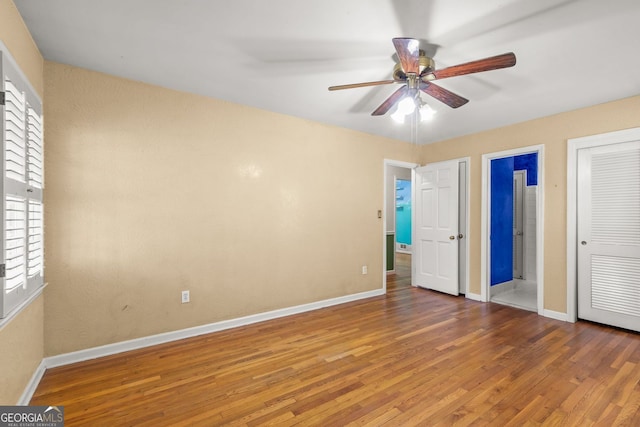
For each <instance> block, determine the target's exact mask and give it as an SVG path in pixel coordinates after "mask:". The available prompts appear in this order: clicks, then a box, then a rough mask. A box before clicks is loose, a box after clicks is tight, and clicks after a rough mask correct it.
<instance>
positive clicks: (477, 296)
mask: <svg viewBox="0 0 640 427" xmlns="http://www.w3.org/2000/svg"><path fill="white" fill-rule="evenodd" d="M464 296H465V298H468V299H470V300H473V301H478V302H484V301H482V295H480V294H472V293H471V292H467V293H466V294H464Z"/></svg>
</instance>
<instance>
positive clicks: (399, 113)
mask: <svg viewBox="0 0 640 427" xmlns="http://www.w3.org/2000/svg"><path fill="white" fill-rule="evenodd" d="M391 118H392V119H393V121H394V122H396V123H398V124H403V123H404V114H402V111H400V109H398V110H396V112H395V113H393V114H392V115H391Z"/></svg>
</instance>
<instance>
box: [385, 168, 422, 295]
mask: <svg viewBox="0 0 640 427" xmlns="http://www.w3.org/2000/svg"><path fill="white" fill-rule="evenodd" d="M416 166H417V164H415V163H407V162H402V161H395V160H385V161H384V206H383V208H384V209H383V215H382V217H383V234H384V235H383V266H384V271H383V274H382V283H383V289H384V290H385V292H386V290H387V275H394V276H393V278H392V279H393V280H394V283H396V284H398V283H401V284H410V276H409V277H408V278H407V277H406V276H407V275H406V273H407V271H411V240H410V238H411V236H410V235H409V238H407V236H406V233H407V230H406V229H405V228H409V229H411V226H412V222H413V215H412V207H413V203H412V197H413V195H412V191H411V188H412V187H411V185H412V181H413V170H414V168H415V167H416ZM407 191H409V194H407ZM399 198H401V200H400V199H399ZM399 208H400V209H401V211H400V212H399V211H398V209H399ZM398 214H400V215H398ZM398 222H400V227H401V228H402V230H400V229H399V228H398ZM409 233H410V232H409ZM397 275H400V276H402V277H403V280H402V281H400V282H398V280H397V279H398V277H396V276H397Z"/></svg>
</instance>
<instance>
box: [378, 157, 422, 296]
mask: <svg viewBox="0 0 640 427" xmlns="http://www.w3.org/2000/svg"><path fill="white" fill-rule="evenodd" d="M387 166H396V167H400V168H406V169H411V185H413V184H414V179H415V171H414V169H415V168H416V167H418V166H419V165H418V164H417V163H410V162H404V161H400V160H391V159H384V161H383V166H382V169H383V173H382V189H383V190H382V193H383V198H382V290H383V291H384V293H387V215H388V214H389V213H388V212H387V198H388V197H393V196H394V195H395V190H394V194H387V179H388V176H387ZM412 191H413V189H412ZM411 225H412V226H413V199H412V200H411ZM394 253H395V248H394ZM412 257H413V252H412Z"/></svg>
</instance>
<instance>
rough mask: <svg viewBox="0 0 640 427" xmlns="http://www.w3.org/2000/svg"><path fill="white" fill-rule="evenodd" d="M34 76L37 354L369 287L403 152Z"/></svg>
mask: <svg viewBox="0 0 640 427" xmlns="http://www.w3.org/2000/svg"><path fill="white" fill-rule="evenodd" d="M45 77H46V79H45V88H46V90H45V91H46V99H47V103H46V108H45V125H46V126H45V132H46V134H45V139H46V141H47V145H46V146H47V152H46V181H47V205H46V206H47V209H46V218H45V221H46V224H47V239H46V254H47V280H48V282H49V284H50V285H49V287H48V288H47V290H46V292H45V296H46V309H45V332H46V338H45V347H46V353H47V355H55V354H60V353H65V352H70V351H74V350H80V349H85V348H89V347H94V346H98V345H102V344H109V343H113V342H118V341H122V340H127V339H132V338H138V337H143V336H147V335H151V334H157V333H161V332H167V331H173V330H176V329H181V328H186V327H191V326H196V325H202V324H207V323H210V322H216V321H220V320H224V319H231V318H237V317H239V316H245V315H250V314H255V313H260V312H265V311H268V310H274V309H280V308H284V307H290V306H295V305H299V304H305V303H310V302H314V301H319V300H323V299H327V298H334V297H340V296H344V295H349V294H355V293H359V292H364V291H370V290H374V289H380V288H381V286H382V285H381V282H382V268H383V267H382V220H381V219H378V216H377V211H378V210H379V209H382V204H383V169H384V167H383V166H384V165H383V160H384V158H389V159H395V160H403V161H415V160H416V159H417V157H418V155H419V150H417V148H416V147H415V146H412V145H410V144H407V143H402V142H398V141H392V140H388V139H384V138H380V137H376V136H372V135H367V134H364V133H359V132H354V131H349V130H345V129H340V128H335V127H330V126H325V125H322V124H318V123H314V122H310V121H306V120H302V119H298V118H294V117H289V116H283V115H279V114H275V113H270V112H266V111H261V110H257V109H253V108H249V107H245V106H240V105H235V104H231V103H227V102H223V101H219V100H214V99H209V98H205V97H199V96H195V95H190V94H186V93H180V92H175V91H171V90H167V89H162V88H159V87H154V86H150V85H146V84H141V83H137V82H133V81H128V80H124V79H120V78H115V77H111V76H107V75H104V74H99V73H96V72H91V71H87V70H83V69H79V68H74V67H71V66H66V65H61V64H56V63H46V65H45ZM362 265H368V267H369V274H368V275H366V276H363V275H362V274H361V266H362ZM183 289H188V290H190V291H191V300H192V302H191V303H189V304H184V305H183V304H181V303H180V291H181V290H183Z"/></svg>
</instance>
